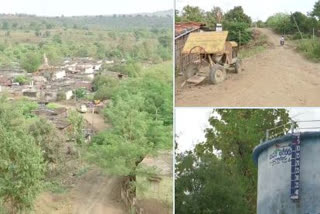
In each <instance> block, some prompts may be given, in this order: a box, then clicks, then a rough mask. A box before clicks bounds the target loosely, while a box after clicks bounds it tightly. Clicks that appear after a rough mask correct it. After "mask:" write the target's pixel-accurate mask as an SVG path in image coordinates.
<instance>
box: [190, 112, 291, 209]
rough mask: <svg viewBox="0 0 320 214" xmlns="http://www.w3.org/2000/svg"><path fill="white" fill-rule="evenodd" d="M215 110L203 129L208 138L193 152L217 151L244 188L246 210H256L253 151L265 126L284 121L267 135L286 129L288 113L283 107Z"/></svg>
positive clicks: (277, 134)
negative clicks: (207, 125) (207, 126)
mask: <svg viewBox="0 0 320 214" xmlns="http://www.w3.org/2000/svg"><path fill="white" fill-rule="evenodd" d="M214 112H215V114H214V115H215V116H212V117H210V119H209V122H210V125H211V126H212V128H208V129H207V130H206V138H207V140H206V141H205V142H203V143H201V144H198V145H197V146H196V148H195V153H196V154H197V156H198V157H200V158H201V157H202V156H203V155H205V154H214V153H215V152H216V151H219V153H220V155H219V158H220V159H221V161H223V162H224V163H226V164H227V166H228V170H230V171H231V172H232V173H233V174H235V175H236V176H237V177H238V178H239V181H238V183H239V185H242V186H243V187H244V188H245V193H246V194H245V200H246V206H247V207H248V208H249V213H255V212H256V198H257V192H256V187H257V168H256V166H255V165H254V163H253V160H252V151H253V149H254V147H255V146H256V145H258V144H259V142H260V140H261V139H264V138H265V131H266V130H267V129H270V128H274V127H276V126H279V125H284V126H283V127H281V128H279V129H277V130H274V132H272V133H270V135H271V136H272V137H277V136H280V135H283V134H285V133H287V131H288V130H289V128H290V125H289V124H288V122H289V120H290V118H289V114H288V112H287V110H285V109H238V110H235V109H219V110H215V111H214Z"/></svg>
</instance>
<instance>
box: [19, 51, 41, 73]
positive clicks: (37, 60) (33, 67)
mask: <svg viewBox="0 0 320 214" xmlns="http://www.w3.org/2000/svg"><path fill="white" fill-rule="evenodd" d="M40 64H41V56H40V54H38V53H34V52H29V53H28V54H26V55H25V57H23V58H22V61H21V67H22V68H23V69H25V70H26V71H27V72H29V73H33V72H35V71H37V69H38V68H39V66H40Z"/></svg>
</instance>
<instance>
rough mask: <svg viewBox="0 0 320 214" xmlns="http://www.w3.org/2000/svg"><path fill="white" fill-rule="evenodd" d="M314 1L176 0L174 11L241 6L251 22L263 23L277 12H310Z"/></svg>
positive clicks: (227, 8)
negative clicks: (258, 21)
mask: <svg viewBox="0 0 320 214" xmlns="http://www.w3.org/2000/svg"><path fill="white" fill-rule="evenodd" d="M315 2H316V0H265V1H259V0H176V9H178V10H180V11H181V9H182V8H183V7H184V6H185V5H191V6H199V7H200V8H201V9H203V10H206V11H209V10H211V8H213V6H219V7H221V8H222V9H223V11H227V10H230V9H232V8H233V7H234V6H239V5H241V6H242V7H243V9H244V11H245V13H247V14H248V15H249V16H251V18H252V20H254V21H255V20H257V19H261V20H263V21H265V20H266V19H267V18H268V17H269V16H271V15H273V14H274V13H277V12H288V13H290V11H292V12H294V11H301V12H303V13H307V12H309V11H311V10H312V8H313V5H314V3H315Z"/></svg>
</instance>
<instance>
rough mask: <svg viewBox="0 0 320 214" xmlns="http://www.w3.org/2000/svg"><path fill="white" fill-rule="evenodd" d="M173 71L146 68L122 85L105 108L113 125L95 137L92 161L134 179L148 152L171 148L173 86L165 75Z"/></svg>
mask: <svg viewBox="0 0 320 214" xmlns="http://www.w3.org/2000/svg"><path fill="white" fill-rule="evenodd" d="M162 69H163V68H162ZM170 71H171V69H170V67H169V69H167V70H156V71H155V70H149V71H145V72H143V75H141V76H139V77H136V78H132V79H129V80H127V81H126V82H124V83H123V84H121V85H120V87H119V88H118V90H117V91H116V92H115V94H114V95H113V96H112V100H111V103H110V104H109V105H108V107H107V108H106V109H105V116H106V118H107V119H108V121H110V122H111V124H112V128H111V129H108V130H106V131H104V132H102V133H100V134H99V135H97V136H96V137H94V139H93V143H92V145H91V146H90V147H89V159H90V160H91V161H92V162H95V163H97V164H98V165H100V166H102V167H103V168H105V169H107V170H108V172H111V173H114V174H117V175H122V176H128V177H129V178H130V180H131V181H132V182H135V180H136V175H137V174H138V173H139V170H138V166H139V163H140V162H141V161H142V160H143V159H144V157H145V156H146V155H148V154H152V153H155V152H157V151H158V150H161V149H168V148H171V142H172V132H171V130H172V87H171V85H170V84H171V79H166V78H165V77H166V76H167V74H166V73H168V76H171V72H170ZM159 72H160V73H162V75H161V77H159V75H158V73H159ZM169 73H170V74H169ZM164 78H165V79H164ZM134 190H135V189H134V188H133V193H135V191H134Z"/></svg>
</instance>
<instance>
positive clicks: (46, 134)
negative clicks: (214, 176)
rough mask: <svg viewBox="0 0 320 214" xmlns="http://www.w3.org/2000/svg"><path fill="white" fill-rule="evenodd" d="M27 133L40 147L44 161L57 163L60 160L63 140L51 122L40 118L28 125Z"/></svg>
mask: <svg viewBox="0 0 320 214" xmlns="http://www.w3.org/2000/svg"><path fill="white" fill-rule="evenodd" d="M29 133H30V135H31V136H32V137H33V138H34V140H35V143H36V144H37V145H38V146H39V147H40V148H41V151H42V154H43V158H44V160H45V161H46V162H48V163H58V162H59V161H61V160H62V153H61V148H62V146H63V141H64V140H63V138H62V137H61V136H60V134H59V133H58V131H57V129H56V128H55V127H54V125H53V124H52V123H50V122H49V121H47V120H45V119H43V118H40V119H39V120H36V121H34V122H33V123H32V124H31V125H30V127H29Z"/></svg>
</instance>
